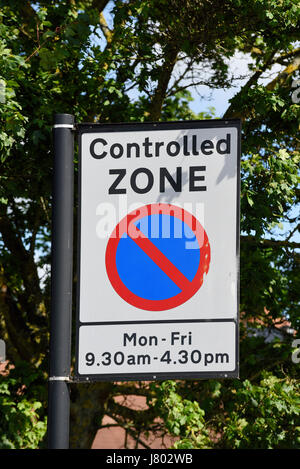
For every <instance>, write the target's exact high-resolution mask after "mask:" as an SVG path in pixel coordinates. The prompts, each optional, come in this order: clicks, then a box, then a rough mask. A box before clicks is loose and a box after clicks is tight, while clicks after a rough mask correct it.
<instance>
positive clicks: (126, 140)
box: [76, 120, 240, 380]
mask: <svg viewBox="0 0 300 469" xmlns="http://www.w3.org/2000/svg"><path fill="white" fill-rule="evenodd" d="M79 150H80V171H79V178H80V184H79V186H80V193H79V210H80V217H79V260H78V266H79V268H78V284H79V287H78V313H77V314H78V317H77V351H76V356H77V360H76V376H77V378H78V379H79V380H116V379H118V380H120V379H124V380H128V379H134V380H138V379H148V380H149V379H166V378H206V377H226V376H228V377H235V376H238V365H237V363H238V356H237V353H238V352H237V350H238V346H237V343H238V340H237V339H238V306H239V305H238V292H239V277H238V275H239V269H238V263H239V262H238V261H239V191H240V189H239V186H240V183H239V177H240V170H239V164H240V163H239V160H240V122H239V121H236V120H227V121H225V120H213V121H193V122H167V123H145V124H106V125H100V124H94V125H93V124H91V125H89V124H86V125H84V124H83V125H80V126H79Z"/></svg>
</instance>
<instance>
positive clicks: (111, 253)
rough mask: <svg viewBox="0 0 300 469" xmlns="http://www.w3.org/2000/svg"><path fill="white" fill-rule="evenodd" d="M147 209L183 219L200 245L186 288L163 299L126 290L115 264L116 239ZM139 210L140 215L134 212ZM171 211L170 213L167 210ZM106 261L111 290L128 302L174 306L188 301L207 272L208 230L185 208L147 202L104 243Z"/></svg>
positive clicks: (146, 307)
mask: <svg viewBox="0 0 300 469" xmlns="http://www.w3.org/2000/svg"><path fill="white" fill-rule="evenodd" d="M145 211H147V215H156V214H163V215H172V216H174V217H176V218H178V219H179V220H181V221H184V223H186V224H187V225H188V226H189V227H190V228H191V230H192V231H193V232H194V233H195V235H196V238H197V241H198V244H199V247H200V262H199V266H198V270H197V272H196V274H195V276H194V278H193V280H192V281H191V282H190V283H191V286H190V288H189V289H186V290H184V291H181V292H180V293H178V294H177V295H175V296H173V297H171V298H167V299H164V300H148V299H145V298H141V297H140V296H137V295H135V294H134V293H132V291H131V290H129V289H128V288H127V287H126V286H125V284H124V283H123V281H122V280H121V278H120V276H119V273H118V270H117V266H116V252H117V248H118V244H119V241H120V239H121V237H122V235H123V234H124V233H125V232H127V231H128V229H130V226H129V225H130V224H131V223H132V222H133V220H134V221H138V220H139V219H141V218H143V217H144V216H146V215H145ZM138 212H142V213H140V215H137V213H138ZM170 212H173V213H170ZM105 264H106V271H107V275H108V278H109V280H110V283H111V285H112V286H113V288H114V290H115V291H116V292H117V293H118V295H119V296H120V297H121V298H123V300H125V301H126V302H127V303H129V304H131V305H132V306H135V307H136V308H140V309H144V310H148V311H164V310H167V309H172V308H175V307H176V306H180V305H181V304H183V303H185V302H186V301H188V300H189V299H190V298H191V297H192V296H193V295H195V293H196V292H197V291H198V290H199V288H200V287H201V286H202V284H203V275H204V273H206V274H207V273H208V270H209V264H210V244H209V241H208V237H207V234H206V232H205V230H204V228H203V227H202V225H201V224H200V223H199V221H198V220H197V219H196V218H195V217H194V216H193V215H192V214H190V213H189V212H187V211H186V210H184V209H182V208H180V207H177V206H176V205H171V204H149V205H144V206H142V207H140V208H138V209H136V210H134V211H132V212H130V213H129V214H128V215H126V216H125V217H124V218H123V219H122V220H121V221H120V223H118V225H117V226H116V228H115V229H114V231H113V232H112V234H111V236H110V238H109V240H108V243H107V247H106V254H105Z"/></svg>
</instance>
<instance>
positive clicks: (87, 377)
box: [71, 119, 241, 383]
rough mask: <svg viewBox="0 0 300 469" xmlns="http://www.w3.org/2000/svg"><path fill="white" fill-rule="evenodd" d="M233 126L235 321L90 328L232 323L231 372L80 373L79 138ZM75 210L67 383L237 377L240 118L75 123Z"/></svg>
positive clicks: (213, 320) (80, 142)
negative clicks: (70, 359) (72, 340)
mask: <svg viewBox="0 0 300 469" xmlns="http://www.w3.org/2000/svg"><path fill="white" fill-rule="evenodd" d="M224 127H230V128H232V127H235V128H236V129H237V133H238V137H237V193H236V222H237V223H236V225H237V226H236V266H237V312H236V319H230V318H224V319H222V318H221V319H203V320H201V319H199V320H198V319H195V320H191V319H190V320H160V321H159V320H158V321H122V322H120V321H118V322H111V323H110V322H97V323H92V324H93V325H103V326H105V325H117V324H146V323H151V324H153V323H157V324H160V323H172V324H173V323H192V322H233V323H234V324H235V329H236V344H235V345H236V347H235V348H236V350H235V352H236V353H235V369H234V370H233V371H228V372H224V371H222V372H201V371H199V372H182V371H178V372H169V373H168V372H166V373H165V372H158V373H118V374H117V373H112V374H109V373H107V374H84V375H83V374H80V373H79V370H78V365H79V329H80V327H81V326H87V325H91V324H90V323H81V321H80V319H79V318H80V307H79V305H80V254H81V251H80V249H81V194H82V186H81V174H82V135H83V134H86V133H95V132H99V133H105V132H132V131H134V132H138V131H146V130H148V131H150V130H152V131H153V130H184V129H199V128H200V129H206V128H207V129H211V128H224ZM76 129H77V132H78V207H77V210H78V212H77V266H76V277H77V287H76V337H75V367H74V376H72V378H71V381H72V382H75V383H92V382H109V381H110V382H118V381H163V380H166V379H182V380H186V379H191V380H202V379H225V378H239V305H240V191H241V183H240V161H241V120H240V119H209V120H192V121H168V122H143V123H140V122H126V123H118V124H112V123H105V124H99V123H78V124H76Z"/></svg>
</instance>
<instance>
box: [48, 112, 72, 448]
mask: <svg viewBox="0 0 300 469" xmlns="http://www.w3.org/2000/svg"><path fill="white" fill-rule="evenodd" d="M73 127H74V116H72V115H70V114H56V115H55V117H54V128H53V134H54V174H53V194H52V262H51V321H50V370H49V388H48V391H49V402H48V405H49V411H48V447H49V448H50V449H68V448H69V420H70V396H69V385H68V381H69V375H70V365H71V327H72V280H73V274H72V271H73V204H74V202H73V189H74V162H73V160H74V135H73Z"/></svg>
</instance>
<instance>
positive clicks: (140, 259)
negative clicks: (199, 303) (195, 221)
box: [116, 214, 200, 301]
mask: <svg viewBox="0 0 300 469" xmlns="http://www.w3.org/2000/svg"><path fill="white" fill-rule="evenodd" d="M135 225H136V227H137V228H138V229H139V230H140V231H142V233H143V234H144V235H145V236H147V238H148V239H149V240H150V241H151V242H152V243H153V244H154V245H155V246H156V247H157V248H158V249H159V250H160V251H161V252H162V253H163V254H164V255H165V256H166V257H167V258H168V259H169V261H171V262H172V264H174V266H175V267H177V269H178V270H180V272H181V273H182V274H183V275H184V276H185V277H186V278H187V279H188V280H189V281H190V282H191V281H192V280H193V278H194V277H195V275H196V273H197V270H198V267H199V262H200V247H199V244H198V241H197V238H196V236H195V234H194V232H193V231H192V230H191V228H190V227H189V226H188V225H187V224H186V223H184V221H182V220H180V219H178V218H176V217H173V216H171V215H165V214H154V215H149V216H146V217H143V218H141V219H140V220H138V221H137V222H135ZM116 267H117V270H118V273H119V276H120V279H121V281H122V282H123V283H124V285H125V286H126V287H127V288H128V289H129V290H130V291H131V292H132V293H134V294H135V295H137V296H139V297H141V298H144V299H147V300H157V301H159V300H165V299H168V298H172V297H173V296H175V295H177V294H178V293H180V292H181V289H180V288H179V287H178V286H177V285H176V284H175V283H174V282H173V280H171V279H170V278H169V277H168V275H167V274H166V273H165V272H163V270H161V268H160V267H159V266H158V265H156V263H155V262H154V261H153V260H152V259H151V258H150V257H149V256H148V255H147V254H146V253H145V252H144V251H143V250H142V249H141V248H140V247H139V246H138V244H136V243H135V241H134V240H133V239H131V238H130V237H129V236H128V235H127V233H124V234H123V236H122V237H121V239H120V241H119V243H118V247H117V252H116Z"/></svg>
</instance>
